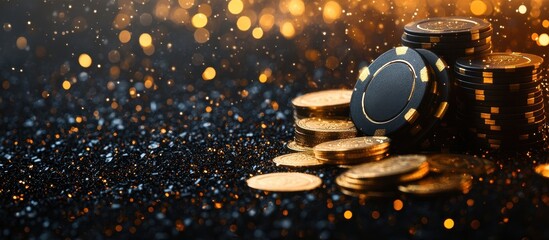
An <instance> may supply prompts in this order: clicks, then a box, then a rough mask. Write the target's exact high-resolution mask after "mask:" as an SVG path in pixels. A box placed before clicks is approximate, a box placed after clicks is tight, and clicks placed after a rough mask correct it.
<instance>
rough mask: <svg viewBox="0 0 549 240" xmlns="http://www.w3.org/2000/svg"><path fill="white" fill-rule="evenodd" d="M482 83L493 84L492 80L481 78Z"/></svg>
mask: <svg viewBox="0 0 549 240" xmlns="http://www.w3.org/2000/svg"><path fill="white" fill-rule="evenodd" d="M482 83H494V79H493V78H489V77H488V78H482Z"/></svg>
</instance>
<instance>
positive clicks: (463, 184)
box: [398, 174, 473, 195]
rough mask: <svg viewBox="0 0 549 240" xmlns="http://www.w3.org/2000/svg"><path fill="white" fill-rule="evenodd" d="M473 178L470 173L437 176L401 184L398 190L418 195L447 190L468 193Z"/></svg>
mask: <svg viewBox="0 0 549 240" xmlns="http://www.w3.org/2000/svg"><path fill="white" fill-rule="evenodd" d="M472 178H473V177H472V176H471V175H468V174H451V175H442V176H435V177H429V178H426V179H422V180H419V181H417V182H414V183H410V184H407V185H403V186H399V187H398V190H400V191H401V192H404V193H410V194H416V195H434V194H440V193H446V192H463V193H467V192H469V190H470V189H471V185H472V182H473V181H472Z"/></svg>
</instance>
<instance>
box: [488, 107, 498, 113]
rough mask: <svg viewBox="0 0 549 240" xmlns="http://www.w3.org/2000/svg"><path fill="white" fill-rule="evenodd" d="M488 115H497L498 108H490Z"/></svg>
mask: <svg viewBox="0 0 549 240" xmlns="http://www.w3.org/2000/svg"><path fill="white" fill-rule="evenodd" d="M490 113H499V107H491V108H490Z"/></svg>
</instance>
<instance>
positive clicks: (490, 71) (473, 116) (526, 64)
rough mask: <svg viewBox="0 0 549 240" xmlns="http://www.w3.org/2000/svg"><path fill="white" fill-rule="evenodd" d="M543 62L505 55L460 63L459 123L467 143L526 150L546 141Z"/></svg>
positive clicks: (528, 56) (532, 57)
mask: <svg viewBox="0 0 549 240" xmlns="http://www.w3.org/2000/svg"><path fill="white" fill-rule="evenodd" d="M542 63H543V59H542V58H541V57H539V56H536V55H533V54H526V53H503V52H502V53H490V54H486V55H483V56H476V57H469V58H460V59H458V60H457V61H456V67H455V69H454V70H455V82H454V87H455V96H456V102H457V111H456V118H457V119H458V121H459V122H461V123H462V128H463V129H464V131H462V136H463V137H464V139H465V140H466V142H467V143H470V144H473V145H474V146H476V147H481V148H489V149H500V148H506V149H517V148H518V149H525V148H530V147H535V146H539V145H542V144H543V143H544V142H545V136H544V134H543V127H544V126H545V122H546V115H545V105H544V97H543V92H542V90H541V79H542V77H541V76H543V72H542V71H543V70H542V69H541V67H540V66H541V64H542Z"/></svg>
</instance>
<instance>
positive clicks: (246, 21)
mask: <svg viewBox="0 0 549 240" xmlns="http://www.w3.org/2000/svg"><path fill="white" fill-rule="evenodd" d="M236 26H237V27H238V29H239V30H240V31H248V29H250V27H251V26H252V22H251V20H250V18H249V17H247V16H242V17H239V18H238V20H237V21H236Z"/></svg>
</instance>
